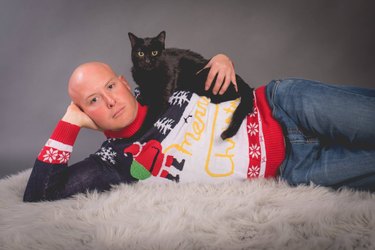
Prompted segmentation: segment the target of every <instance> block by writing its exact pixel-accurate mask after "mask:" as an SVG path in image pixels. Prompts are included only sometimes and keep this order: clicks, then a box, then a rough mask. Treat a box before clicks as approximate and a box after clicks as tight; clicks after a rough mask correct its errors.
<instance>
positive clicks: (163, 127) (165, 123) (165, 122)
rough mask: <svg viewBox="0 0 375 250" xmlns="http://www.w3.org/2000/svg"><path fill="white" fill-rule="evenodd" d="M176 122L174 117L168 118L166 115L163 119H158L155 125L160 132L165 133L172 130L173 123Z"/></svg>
mask: <svg viewBox="0 0 375 250" xmlns="http://www.w3.org/2000/svg"><path fill="white" fill-rule="evenodd" d="M173 123H174V120H173V119H168V118H166V117H164V118H163V119H159V120H157V122H155V124H154V126H155V127H156V128H157V129H158V130H159V132H160V133H162V134H163V135H165V134H166V133H167V132H168V131H170V130H172V126H171V125H172V124H173Z"/></svg>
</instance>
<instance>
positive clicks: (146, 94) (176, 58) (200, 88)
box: [129, 31, 254, 139]
mask: <svg viewBox="0 0 375 250" xmlns="http://www.w3.org/2000/svg"><path fill="white" fill-rule="evenodd" d="M129 39H130V43H131V46H132V61H133V67H132V69H131V71H132V74H133V78H134V81H135V82H136V83H137V84H138V85H139V88H140V93H141V94H140V97H139V98H138V100H139V101H140V103H141V104H144V105H147V106H148V107H149V111H148V112H149V113H150V114H149V115H150V116H151V118H150V119H148V122H149V123H151V124H149V125H150V126H151V125H152V124H153V123H154V122H155V120H156V118H157V117H158V116H159V115H160V114H161V113H162V112H163V111H165V109H166V108H167V107H168V99H169V97H171V95H172V94H173V92H174V91H176V90H187V91H192V92H194V93H196V94H198V95H201V96H207V97H209V98H210V99H211V102H213V103H220V102H224V101H229V100H234V99H236V98H238V97H241V101H240V103H239V105H238V106H237V108H236V110H235V111H234V113H233V116H232V120H231V122H230V124H229V126H228V128H227V129H226V130H225V131H224V132H223V133H222V134H221V138H222V139H226V138H229V137H232V136H233V135H235V134H236V133H237V131H238V129H239V128H240V126H241V123H242V121H243V119H244V118H245V117H246V115H247V114H248V113H251V112H252V111H253V99H254V96H253V88H251V87H250V86H249V85H248V84H247V83H246V82H244V81H243V80H242V79H241V77H239V76H238V75H236V81H237V86H238V93H237V92H236V90H235V88H234V86H233V84H230V86H229V87H228V89H227V91H226V92H225V93H224V94H223V95H214V94H213V93H212V89H213V87H214V84H211V88H210V89H209V90H207V91H206V90H205V86H204V83H205V81H206V79H207V75H208V72H209V69H204V70H202V71H200V72H199V73H198V74H197V72H198V71H199V70H201V69H202V68H203V67H204V66H205V65H206V64H207V63H208V61H209V60H207V59H205V58H203V57H202V56H201V55H199V54H197V53H195V52H193V51H190V50H184V49H177V48H168V49H166V48H165V31H162V32H161V33H160V34H159V35H158V36H156V37H152V38H138V37H136V36H135V35H134V34H132V33H129ZM215 80H216V79H214V81H213V83H214V82H215Z"/></svg>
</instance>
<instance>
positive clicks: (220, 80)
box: [212, 72, 225, 95]
mask: <svg viewBox="0 0 375 250" xmlns="http://www.w3.org/2000/svg"><path fill="white" fill-rule="evenodd" d="M224 79H225V75H223V74H221V73H220V72H219V74H218V75H217V78H216V82H215V85H214V88H213V89H212V92H213V93H214V95H216V94H217V93H218V92H219V90H220V88H221V85H223V81H224Z"/></svg>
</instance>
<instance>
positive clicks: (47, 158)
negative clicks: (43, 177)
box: [43, 148, 59, 163]
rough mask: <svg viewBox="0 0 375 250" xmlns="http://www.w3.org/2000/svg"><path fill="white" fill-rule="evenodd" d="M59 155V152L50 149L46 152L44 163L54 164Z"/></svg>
mask: <svg viewBox="0 0 375 250" xmlns="http://www.w3.org/2000/svg"><path fill="white" fill-rule="evenodd" d="M58 153H59V151H58V150H53V148H50V149H49V150H47V151H46V153H45V155H43V161H49V162H50V163H52V161H54V160H56V157H57V156H58Z"/></svg>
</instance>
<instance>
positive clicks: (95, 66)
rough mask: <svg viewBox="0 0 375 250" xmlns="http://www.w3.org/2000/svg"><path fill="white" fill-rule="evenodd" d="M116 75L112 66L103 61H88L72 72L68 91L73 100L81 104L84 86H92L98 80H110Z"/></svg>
mask: <svg viewBox="0 0 375 250" xmlns="http://www.w3.org/2000/svg"><path fill="white" fill-rule="evenodd" d="M114 77H116V73H115V72H114V71H113V70H112V68H111V67H110V66H109V65H107V64H105V63H102V62H88V63H84V64H81V65H79V66H78V67H77V68H76V69H75V70H74V71H73V73H72V75H71V77H70V79H69V83H68V93H69V96H70V98H71V99H72V101H73V102H74V103H76V104H79V99H80V98H81V96H80V92H81V91H80V90H81V89H82V87H83V86H86V87H90V85H92V86H93V85H94V84H95V83H96V82H97V81H109V80H110V79H112V78H114Z"/></svg>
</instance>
